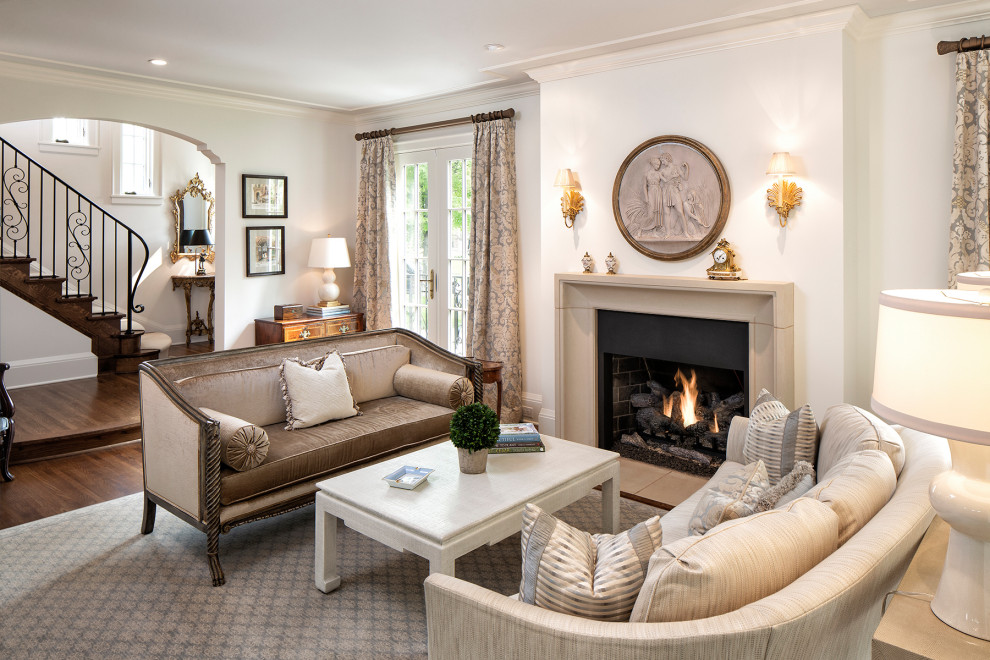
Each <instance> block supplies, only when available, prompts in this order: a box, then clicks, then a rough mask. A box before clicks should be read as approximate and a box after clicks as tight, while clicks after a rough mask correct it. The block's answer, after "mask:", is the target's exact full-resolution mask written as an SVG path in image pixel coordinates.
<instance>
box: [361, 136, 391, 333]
mask: <svg viewBox="0 0 990 660" xmlns="http://www.w3.org/2000/svg"><path fill="white" fill-rule="evenodd" d="M360 171H361V180H360V182H359V184H358V211H357V238H356V245H355V246H354V295H353V296H352V298H353V300H352V305H351V308H352V310H353V311H355V312H363V313H364V324H365V327H366V328H367V329H368V330H380V329H382V328H389V327H391V326H392V286H391V276H390V273H389V267H388V211H389V209H391V208H392V203H393V200H394V199H395V150H394V148H393V144H392V136H391V135H387V136H385V137H382V138H374V139H371V140H363V141H362V142H361V170H360Z"/></svg>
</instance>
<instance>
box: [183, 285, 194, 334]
mask: <svg viewBox="0 0 990 660" xmlns="http://www.w3.org/2000/svg"><path fill="white" fill-rule="evenodd" d="M182 290H183V292H184V293H185V294H186V346H189V344H190V343H191V342H192V285H191V284H183V285H182Z"/></svg>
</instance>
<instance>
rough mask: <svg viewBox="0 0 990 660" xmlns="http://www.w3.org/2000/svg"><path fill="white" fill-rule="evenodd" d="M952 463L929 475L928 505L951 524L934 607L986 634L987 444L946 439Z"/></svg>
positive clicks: (989, 604)
mask: <svg viewBox="0 0 990 660" xmlns="http://www.w3.org/2000/svg"><path fill="white" fill-rule="evenodd" d="M949 451H950V452H951V454H952V469H951V470H950V471H949V472H943V473H942V474H940V475H938V476H937V477H935V479H933V480H932V486H931V490H930V492H929V496H930V498H931V501H932V506H933V507H934V508H935V511H937V512H938V515H939V516H941V517H942V519H943V520H945V522H947V523H948V524H949V527H950V528H951V529H950V531H949V545H948V548H947V550H946V553H945V564H944V566H943V568H942V577H941V579H940V580H939V583H938V590H937V591H936V593H935V598H934V599H933V600H932V613H933V614H934V615H935V616H937V617H938V618H939V619H941V620H942V621H943V622H944V623H945V624H946V625H949V626H951V627H953V628H955V629H956V630H958V631H960V632H963V633H966V634H967V635H972V636H973V637H978V638H980V639H985V640H990V447H988V446H984V445H975V444H969V443H965V442H957V441H955V440H949Z"/></svg>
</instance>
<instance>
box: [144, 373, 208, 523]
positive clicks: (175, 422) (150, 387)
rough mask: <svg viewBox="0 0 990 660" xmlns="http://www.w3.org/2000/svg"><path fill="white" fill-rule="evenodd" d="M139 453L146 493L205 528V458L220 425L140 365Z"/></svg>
mask: <svg viewBox="0 0 990 660" xmlns="http://www.w3.org/2000/svg"><path fill="white" fill-rule="evenodd" d="M141 367H142V368H141V372H140V374H139V377H138V383H139V387H140V400H141V452H142V459H143V463H144V487H145V491H146V492H147V493H150V494H152V495H154V496H156V497H157V498H158V499H159V500H161V501H162V502H163V503H167V504H169V505H170V506H171V507H173V508H174V509H177V510H178V511H180V512H181V513H184V514H186V515H187V516H189V517H190V518H192V519H193V520H196V521H198V522H201V523H203V524H205V523H206V514H207V512H206V499H207V498H206V481H207V480H206V464H207V461H206V455H207V451H206V448H207V443H208V440H209V438H210V431H211V430H213V431H214V435H215V436H217V442H219V437H218V436H219V432H218V430H217V429H218V426H217V424H216V423H215V422H214V421H213V420H211V419H210V418H209V417H207V416H206V415H205V414H203V413H202V412H201V411H200V410H198V409H197V408H194V407H193V406H192V405H190V404H189V403H188V402H187V401H186V400H185V399H183V398H182V395H180V394H179V393H178V392H177V391H176V390H175V389H174V388H173V387H172V386H171V384H170V383H168V382H167V381H166V380H165V379H162V378H161V377H160V376H159V375H158V374H155V373H154V372H153V371H152V370H151V369H145V368H144V367H145V365H144V364H142V365H141Z"/></svg>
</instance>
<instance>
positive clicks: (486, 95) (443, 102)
mask: <svg viewBox="0 0 990 660" xmlns="http://www.w3.org/2000/svg"><path fill="white" fill-rule="evenodd" d="M539 94H540V86H539V85H538V84H537V83H536V82H534V81H532V80H526V81H524V82H518V83H512V84H508V85H507V84H502V85H498V86H491V84H490V83H489V84H486V86H485V87H476V88H473V89H469V90H466V91H464V90H462V91H457V92H450V93H448V94H445V95H442V96H431V97H428V98H423V99H420V100H415V101H405V102H398V103H390V104H388V105H384V106H375V107H371V108H362V109H359V110H355V111H353V114H352V115H351V117H350V119H351V121H352V123H353V124H354V125H355V126H360V127H365V128H366V127H367V125H369V124H381V123H383V122H402V121H406V120H410V119H414V118H418V117H422V116H424V115H429V114H434V113H441V112H450V111H453V110H462V109H464V108H471V107H476V106H479V105H487V104H494V103H502V102H505V101H511V100H513V99H519V98H525V97H527V96H539ZM367 130H371V129H367Z"/></svg>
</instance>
